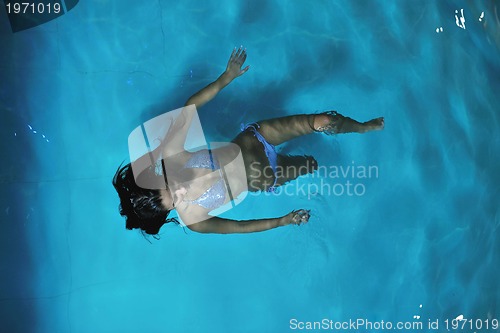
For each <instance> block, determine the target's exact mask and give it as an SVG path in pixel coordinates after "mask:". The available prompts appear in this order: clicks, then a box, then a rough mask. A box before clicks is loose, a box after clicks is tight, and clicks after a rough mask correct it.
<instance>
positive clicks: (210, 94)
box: [186, 47, 250, 109]
mask: <svg viewBox="0 0 500 333" xmlns="http://www.w3.org/2000/svg"><path fill="white" fill-rule="evenodd" d="M246 58H247V52H246V49H243V48H242V47H240V48H239V49H237V48H234V50H233V53H231V57H229V61H228V62H227V67H226V70H225V71H224V73H222V75H221V76H219V77H218V78H217V80H215V81H214V82H212V83H210V84H209V85H208V86H206V87H205V88H203V89H201V90H200V91H198V92H197V93H196V94H194V95H193V96H191V97H190V98H189V99H188V100H187V102H186V105H191V104H194V105H196V108H197V109H199V108H200V107H202V106H203V105H204V104H206V103H207V102H209V101H210V100H212V99H213V98H214V97H215V95H217V94H218V93H219V91H221V90H222V89H223V88H224V87H225V86H227V85H228V84H229V83H231V81H233V80H234V79H235V78H237V77H238V76H241V75H243V74H244V73H245V72H246V71H248V69H249V68H250V66H246V67H245V68H243V69H241V67H242V66H243V63H244V62H245V60H246Z"/></svg>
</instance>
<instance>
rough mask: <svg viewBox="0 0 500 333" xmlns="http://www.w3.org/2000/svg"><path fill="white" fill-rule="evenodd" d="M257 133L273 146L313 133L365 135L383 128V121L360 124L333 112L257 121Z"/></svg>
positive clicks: (377, 120)
mask: <svg viewBox="0 0 500 333" xmlns="http://www.w3.org/2000/svg"><path fill="white" fill-rule="evenodd" d="M258 124H259V125H260V128H258V131H259V132H260V134H262V136H263V137H264V138H265V139H266V140H267V142H269V143H270V144H273V145H275V146H277V145H279V144H282V143H283V142H285V141H288V140H291V139H293V138H296V137H298V136H301V135H306V134H310V133H313V132H325V133H326V134H341V133H366V132H369V131H373V130H379V129H382V128H383V127H384V119H383V118H376V119H372V120H370V121H367V122H364V123H361V122H358V121H356V120H354V119H351V118H349V117H344V116H343V115H341V114H340V113H337V112H335V111H329V112H324V113H318V114H300V115H294V116H287V117H281V118H274V119H267V120H262V121H259V122H258Z"/></svg>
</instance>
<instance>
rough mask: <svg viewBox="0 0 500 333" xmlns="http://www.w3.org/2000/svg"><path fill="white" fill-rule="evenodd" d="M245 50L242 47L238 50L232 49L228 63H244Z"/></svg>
mask: <svg viewBox="0 0 500 333" xmlns="http://www.w3.org/2000/svg"><path fill="white" fill-rule="evenodd" d="M246 50H247V49H244V48H243V46H240V47H239V48H236V47H235V48H234V49H233V52H232V53H231V57H230V58H229V61H235V62H241V63H242V64H243V63H244V62H245V59H246V58H247V51H246Z"/></svg>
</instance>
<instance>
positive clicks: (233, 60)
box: [224, 47, 250, 81]
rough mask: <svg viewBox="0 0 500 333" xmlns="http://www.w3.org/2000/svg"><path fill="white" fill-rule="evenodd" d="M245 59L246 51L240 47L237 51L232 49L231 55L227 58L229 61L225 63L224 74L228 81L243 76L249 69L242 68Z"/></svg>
mask: <svg viewBox="0 0 500 333" xmlns="http://www.w3.org/2000/svg"><path fill="white" fill-rule="evenodd" d="M246 59H247V49H244V48H243V47H240V48H239V49H237V48H234V50H233V53H231V56H230V57H229V61H228V62H227V67H226V71H225V72H224V74H226V76H227V77H228V78H229V80H230V81H232V80H234V79H235V78H237V77H238V76H241V75H243V74H245V72H246V71H248V69H249V68H250V66H247V67H245V68H243V69H242V68H241V67H243V64H244V63H245V60H246Z"/></svg>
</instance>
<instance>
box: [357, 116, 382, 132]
mask: <svg viewBox="0 0 500 333" xmlns="http://www.w3.org/2000/svg"><path fill="white" fill-rule="evenodd" d="M383 129H384V117H379V118H375V119H372V120H369V121H366V122H364V123H363V130H364V131H363V132H360V133H366V132H370V131H381V130H383Z"/></svg>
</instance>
